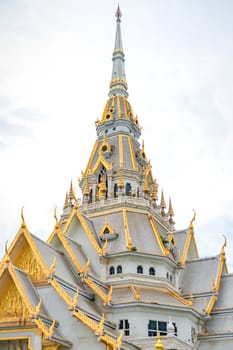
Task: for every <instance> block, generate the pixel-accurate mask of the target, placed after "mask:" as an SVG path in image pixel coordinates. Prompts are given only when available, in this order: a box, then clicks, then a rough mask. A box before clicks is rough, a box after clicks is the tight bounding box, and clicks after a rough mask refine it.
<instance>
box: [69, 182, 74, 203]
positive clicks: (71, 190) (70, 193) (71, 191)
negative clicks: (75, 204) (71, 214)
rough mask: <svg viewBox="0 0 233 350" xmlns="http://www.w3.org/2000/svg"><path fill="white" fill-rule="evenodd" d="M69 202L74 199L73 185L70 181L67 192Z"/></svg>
mask: <svg viewBox="0 0 233 350" xmlns="http://www.w3.org/2000/svg"><path fill="white" fill-rule="evenodd" d="M68 198H69V200H72V199H75V194H74V190H73V183H72V180H71V182H70V190H69V196H68Z"/></svg>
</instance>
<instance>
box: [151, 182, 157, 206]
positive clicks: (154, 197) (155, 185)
mask: <svg viewBox="0 0 233 350" xmlns="http://www.w3.org/2000/svg"><path fill="white" fill-rule="evenodd" d="M152 199H153V200H154V201H156V200H157V199H158V184H157V182H156V179H154V181H153V191H152Z"/></svg>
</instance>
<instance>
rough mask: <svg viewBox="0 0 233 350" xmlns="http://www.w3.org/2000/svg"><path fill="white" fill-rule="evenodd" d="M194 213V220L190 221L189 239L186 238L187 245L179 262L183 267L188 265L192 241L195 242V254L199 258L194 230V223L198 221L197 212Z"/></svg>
mask: <svg viewBox="0 0 233 350" xmlns="http://www.w3.org/2000/svg"><path fill="white" fill-rule="evenodd" d="M193 212H194V214H193V218H192V220H191V221H190V224H189V230H188V234H187V238H186V241H185V245H184V251H183V255H182V257H181V259H180V261H179V262H180V264H181V265H184V264H185V263H186V259H187V256H188V251H189V248H190V246H191V241H193V244H194V249H195V253H196V255H197V258H198V257H199V254H198V249H197V244H196V240H195V237H194V228H193V222H194V220H195V219H196V211H195V210H194V209H193Z"/></svg>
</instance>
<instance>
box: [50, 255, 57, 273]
mask: <svg viewBox="0 0 233 350" xmlns="http://www.w3.org/2000/svg"><path fill="white" fill-rule="evenodd" d="M56 262H57V258H56V256H54V258H53V262H52V264H51V266H50V268H49V274H50V275H53V274H54V273H55V267H56Z"/></svg>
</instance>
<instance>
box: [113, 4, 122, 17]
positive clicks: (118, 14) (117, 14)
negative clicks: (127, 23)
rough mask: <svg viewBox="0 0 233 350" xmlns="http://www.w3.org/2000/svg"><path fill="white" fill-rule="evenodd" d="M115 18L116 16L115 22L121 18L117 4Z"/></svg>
mask: <svg viewBox="0 0 233 350" xmlns="http://www.w3.org/2000/svg"><path fill="white" fill-rule="evenodd" d="M115 16H116V18H117V21H120V18H121V17H122V13H121V9H120V6H119V4H118V6H117V10H116V14H115Z"/></svg>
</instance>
